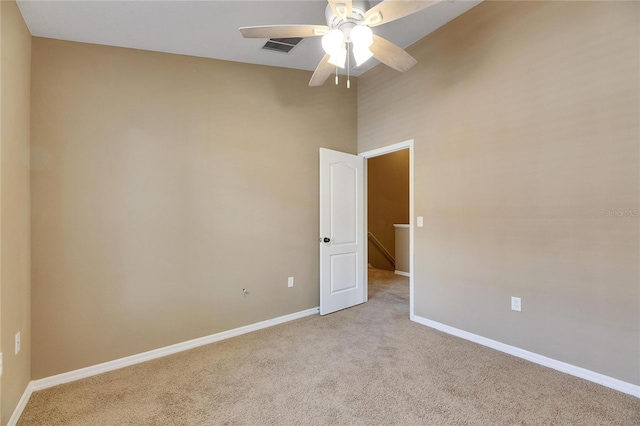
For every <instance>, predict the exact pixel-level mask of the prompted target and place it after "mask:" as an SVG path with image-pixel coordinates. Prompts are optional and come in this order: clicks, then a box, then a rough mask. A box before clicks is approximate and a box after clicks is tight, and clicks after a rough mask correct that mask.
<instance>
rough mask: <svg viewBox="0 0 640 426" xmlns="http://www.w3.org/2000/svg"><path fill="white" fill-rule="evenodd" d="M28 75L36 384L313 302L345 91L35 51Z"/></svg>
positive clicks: (66, 49) (51, 46)
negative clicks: (325, 175)
mask: <svg viewBox="0 0 640 426" xmlns="http://www.w3.org/2000/svg"><path fill="white" fill-rule="evenodd" d="M32 67H33V73H32V110H31V113H32V151H33V160H32V185H31V191H32V192H31V194H32V205H33V215H32V233H33V270H32V272H33V319H32V320H33V331H34V336H33V346H34V349H33V379H38V378H42V377H45V376H50V375H54V374H57V373H62V372H66V371H70V370H73V369H78V368H81V367H86V366H89V365H94V364H97V363H100V362H104V361H109V360H112V359H117V358H120V357H124V356H128V355H132V354H136V353H140V352H143V351H147V350H151V349H155V348H158V347H162V346H166V345H170V344H174V343H178V342H182V341H186V340H189V339H193V338H197V337H201V336H205V335H209V334H212V333H216V332H220V331H224V330H229V329H232V328H235V327H239V326H243V325H247V324H252V323H256V322H259V321H263V320H267V319H270V318H275V317H279V316H282V315H286V314H291V313H294V312H298V311H303V310H306V309H309V308H314V307H317V306H318V302H319V283H318V268H319V265H318V256H319V251H318V250H319V248H318V210H319V206H318V185H319V184H318V157H319V151H318V150H319V148H320V147H326V148H330V149H335V150H340V151H345V152H350V153H355V151H356V137H357V136H356V89H355V88H354V87H353V86H352V89H350V90H348V89H346V88H344V87H341V86H340V87H336V86H334V85H326V86H324V87H322V89H318V88H310V87H308V81H309V78H310V77H311V73H310V72H306V71H299V70H290V69H284V68H275V67H266V66H257V65H248V64H240V63H233V62H225V61H217V60H210V59H203V58H195V57H187V56H179V55H170V54H162V53H154V52H147V51H140V50H132V49H123V48H114V47H106V46H97V45H91V44H81V43H73V42H63V41H57V40H51V39H42V38H34V41H33V62H32ZM288 276H293V277H295V286H294V287H293V288H287V277H288ZM244 288H246V289H247V290H248V292H249V294H248V295H247V296H246V297H244V295H243V291H242V290H243V289H244Z"/></svg>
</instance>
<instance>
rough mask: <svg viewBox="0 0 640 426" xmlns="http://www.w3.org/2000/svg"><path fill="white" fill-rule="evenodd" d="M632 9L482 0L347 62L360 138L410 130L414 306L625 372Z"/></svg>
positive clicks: (634, 261) (632, 196)
mask: <svg viewBox="0 0 640 426" xmlns="http://www.w3.org/2000/svg"><path fill="white" fill-rule="evenodd" d="M639 7H640V5H639V4H638V3H637V2H483V3H482V4H480V5H479V6H476V7H475V8H473V9H471V10H470V11H469V12H467V13H465V14H464V15H462V16H460V17H459V18H457V19H456V20H454V21H452V22H451V23H449V24H448V25H446V26H444V27H443V28H441V29H439V30H438V31H436V32H434V33H432V34H431V35H429V36H427V37H426V38H424V39H422V40H421V41H419V42H418V43H416V44H415V45H413V46H411V48H409V53H411V54H412V55H413V56H415V57H416V59H417V60H418V64H417V65H416V66H415V67H414V68H413V69H411V70H410V71H408V72H407V73H405V74H398V73H396V72H395V71H393V70H390V69H388V68H386V67H384V66H378V67H376V68H375V69H373V70H372V71H370V72H368V73H366V74H365V75H364V76H363V77H361V78H360V80H359V88H358V90H359V92H358V150H359V151H360V152H364V151H368V150H371V149H375V148H378V147H381V146H384V145H389V144H391V143H395V142H400V141H404V140H407V139H414V143H415V157H414V161H415V163H414V164H415V187H414V190H415V214H416V215H417V216H424V227H423V228H416V230H415V242H414V244H415V246H414V254H415V264H414V265H415V271H414V273H415V313H416V315H418V316H420V317H424V318H428V319H430V320H433V321H437V322H440V323H443V324H446V325H449V326H453V327H456V328H459V329H462V330H465V331H468V332H471V333H475V334H478V335H481V336H485V337H488V338H491V339H494V340H497V341H500V342H504V343H506V344H509V345H513V346H516V347H520V348H523V349H526V350H528V351H532V352H535V353H538V354H541V355H544V356H547V357H550V358H553V359H557V360H560V361H564V362H567V363H570V364H573V365H577V366H580V367H583V368H586V369H589V370H592V371H596V372H598V373H602V374H605V375H607V376H611V377H614V378H617V379H620V380H623V381H625V382H628V383H633V384H636V385H637V384H640V294H639V292H640V286H639V282H640V276H639V262H638V259H639V257H640V253H639V248H638V242H639V237H640V234H639V219H638V209H639V208H640V205H639V177H640V176H639V162H638V158H639V146H638V140H640V132H639V117H640V111H639V98H638V93H639V82H638V75H639V71H640V70H639V64H638V62H639V59H638V57H639V52H640V46H639V40H640V37H639V29H638V27H639V20H638V16H639V12H640V10H639ZM390 111H391V112H392V113H390ZM511 296H517V297H521V298H522V312H519V313H518V312H515V311H511V310H510V297H511Z"/></svg>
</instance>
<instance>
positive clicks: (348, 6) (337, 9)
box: [327, 0, 353, 19]
mask: <svg viewBox="0 0 640 426" xmlns="http://www.w3.org/2000/svg"><path fill="white" fill-rule="evenodd" d="M327 1H328V2H329V6H331V10H332V11H333V13H334V14H335V15H336V16H339V17H341V18H342V19H346V18H347V17H349V16H351V11H352V10H353V4H352V2H351V0H327Z"/></svg>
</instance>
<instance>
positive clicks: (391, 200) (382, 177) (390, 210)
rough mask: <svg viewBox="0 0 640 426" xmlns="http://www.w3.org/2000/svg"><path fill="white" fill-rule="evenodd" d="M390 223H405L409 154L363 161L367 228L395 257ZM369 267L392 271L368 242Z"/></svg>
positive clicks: (390, 266)
mask: <svg viewBox="0 0 640 426" xmlns="http://www.w3.org/2000/svg"><path fill="white" fill-rule="evenodd" d="M394 223H409V150H408V149H405V150H402V151H397V152H393V153H391V154H386V155H381V156H379V157H373V158H369V159H368V160H367V226H368V231H369V232H371V233H373V235H375V236H376V238H377V239H378V240H379V241H380V242H381V243H382V245H384V247H385V248H386V249H387V250H388V251H389V253H391V255H392V256H395V247H396V243H395V238H396V237H395V230H394V228H393V224H394ZM368 255H369V259H368V260H369V263H370V264H371V265H372V266H374V267H376V268H380V269H390V270H393V269H394V267H393V265H392V264H391V263H390V262H389V261H388V260H387V259H386V258H385V257H384V255H383V254H382V253H381V251H380V250H379V249H378V248H377V247H376V246H375V245H374V244H373V243H372V242H369V247H368Z"/></svg>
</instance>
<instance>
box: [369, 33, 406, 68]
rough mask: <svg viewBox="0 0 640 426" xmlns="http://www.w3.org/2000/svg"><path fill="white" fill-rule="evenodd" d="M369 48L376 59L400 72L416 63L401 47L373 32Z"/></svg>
mask: <svg viewBox="0 0 640 426" xmlns="http://www.w3.org/2000/svg"><path fill="white" fill-rule="evenodd" d="M369 49H371V52H372V53H373V56H374V57H375V58H376V59H377V60H379V61H380V62H382V63H383V64H385V65H386V66H388V67H391V68H393V69H394V70H397V71H400V72H405V71H407V70H408V69H409V68H411V67H412V66H414V65H415V64H417V63H418V61H416V60H415V58H414V57H413V56H411V55H409V54H408V53H407V52H405V51H404V50H403V49H401V48H400V47H398V46H396V45H395V44H393V43H391V42H390V41H389V40H385V39H384V38H382V37H380V36H377V35H375V34H374V35H373V44H372V45H371V46H370V47H369Z"/></svg>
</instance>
